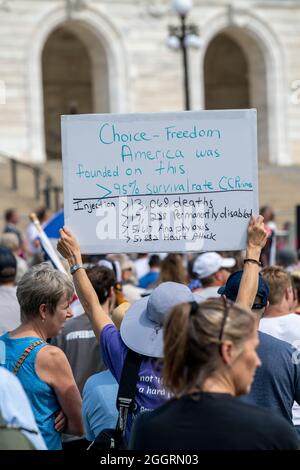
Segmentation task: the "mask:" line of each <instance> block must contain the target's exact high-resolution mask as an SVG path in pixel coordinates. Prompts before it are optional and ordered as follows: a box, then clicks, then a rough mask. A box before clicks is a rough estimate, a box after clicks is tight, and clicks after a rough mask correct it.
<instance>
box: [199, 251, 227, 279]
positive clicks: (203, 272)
mask: <svg viewBox="0 0 300 470" xmlns="http://www.w3.org/2000/svg"><path fill="white" fill-rule="evenodd" d="M234 265H235V259H234V258H223V256H221V255H219V254H218V253H216V252H215V251H211V252H209V253H203V254H201V255H199V256H198V257H197V258H196V260H195V262H194V266H193V271H194V273H195V274H197V275H198V277H199V278H200V279H204V278H206V277H208V276H211V275H212V274H214V273H216V272H217V271H219V269H221V268H225V269H226V268H232V267H233V266H234Z"/></svg>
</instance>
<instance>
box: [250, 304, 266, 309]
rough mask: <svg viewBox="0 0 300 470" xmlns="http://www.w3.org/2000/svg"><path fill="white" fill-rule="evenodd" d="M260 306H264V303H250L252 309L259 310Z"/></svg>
mask: <svg viewBox="0 0 300 470" xmlns="http://www.w3.org/2000/svg"><path fill="white" fill-rule="evenodd" d="M262 308H265V304H259V303H255V304H253V305H252V310H261V309H262Z"/></svg>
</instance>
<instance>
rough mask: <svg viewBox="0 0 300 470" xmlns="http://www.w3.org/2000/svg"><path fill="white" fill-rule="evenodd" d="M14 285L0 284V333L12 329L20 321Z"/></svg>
mask: <svg viewBox="0 0 300 470" xmlns="http://www.w3.org/2000/svg"><path fill="white" fill-rule="evenodd" d="M16 290H17V288H16V287H13V286H12V287H8V286H0V335H3V333H6V332H7V331H12V330H14V329H15V328H17V327H18V326H19V325H20V323H21V314H20V306H19V302H18V299H17V296H16Z"/></svg>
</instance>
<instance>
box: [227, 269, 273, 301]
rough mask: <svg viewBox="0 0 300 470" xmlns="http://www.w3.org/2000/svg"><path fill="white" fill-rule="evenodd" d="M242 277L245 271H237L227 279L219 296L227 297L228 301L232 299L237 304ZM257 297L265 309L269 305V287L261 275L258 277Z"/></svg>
mask: <svg viewBox="0 0 300 470" xmlns="http://www.w3.org/2000/svg"><path fill="white" fill-rule="evenodd" d="M242 275H243V271H236V272H235V273H233V274H231V275H230V276H229V278H228V279H227V282H226V284H225V286H222V287H220V288H219V290H218V294H220V295H225V296H226V297H227V299H230V300H232V301H233V302H235V301H236V298H237V295H238V291H239V287H240V282H241V279H242ZM256 296H257V297H260V299H261V306H262V307H265V306H266V305H267V303H268V297H269V286H268V284H267V283H266V281H265V280H264V279H263V277H262V275H261V274H260V273H259V275H258V289H257V293H256Z"/></svg>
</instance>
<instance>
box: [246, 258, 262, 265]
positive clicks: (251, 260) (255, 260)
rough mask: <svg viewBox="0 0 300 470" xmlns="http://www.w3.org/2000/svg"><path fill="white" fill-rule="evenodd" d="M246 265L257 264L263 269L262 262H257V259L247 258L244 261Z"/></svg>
mask: <svg viewBox="0 0 300 470" xmlns="http://www.w3.org/2000/svg"><path fill="white" fill-rule="evenodd" d="M245 263H254V264H257V266H259V267H261V266H262V264H261V262H260V261H257V259H253V258H246V259H244V264H245Z"/></svg>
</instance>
